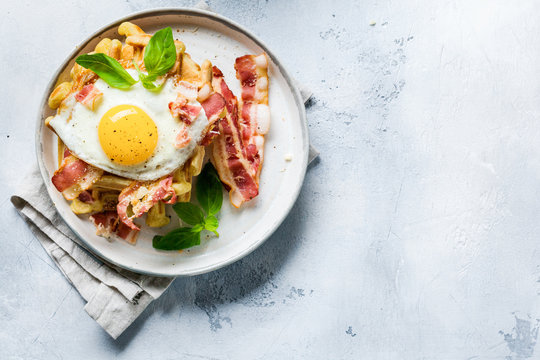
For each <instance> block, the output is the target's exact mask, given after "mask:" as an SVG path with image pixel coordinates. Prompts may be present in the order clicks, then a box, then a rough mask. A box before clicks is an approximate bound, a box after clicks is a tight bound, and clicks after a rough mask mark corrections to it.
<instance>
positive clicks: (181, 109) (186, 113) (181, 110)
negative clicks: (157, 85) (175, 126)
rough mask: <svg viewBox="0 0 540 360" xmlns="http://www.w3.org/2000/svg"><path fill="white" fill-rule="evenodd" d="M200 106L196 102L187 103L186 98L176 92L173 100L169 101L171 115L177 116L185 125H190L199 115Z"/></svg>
mask: <svg viewBox="0 0 540 360" xmlns="http://www.w3.org/2000/svg"><path fill="white" fill-rule="evenodd" d="M201 110H202V107H201V105H199V104H197V103H189V101H188V99H187V98H185V97H184V96H183V95H181V94H178V97H177V98H176V100H175V101H171V102H170V103H169V111H170V112H171V115H172V116H173V117H177V118H179V119H180V120H181V121H183V122H184V123H185V124H186V125H191V123H192V122H193V120H195V119H196V118H197V116H199V113H200V112H201Z"/></svg>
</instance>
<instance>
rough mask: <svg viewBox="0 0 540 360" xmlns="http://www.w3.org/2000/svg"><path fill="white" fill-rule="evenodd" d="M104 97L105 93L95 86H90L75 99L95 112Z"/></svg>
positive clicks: (84, 88) (85, 87) (86, 86)
mask: <svg viewBox="0 0 540 360" xmlns="http://www.w3.org/2000/svg"><path fill="white" fill-rule="evenodd" d="M102 96H103V93H102V92H101V91H99V90H98V89H97V88H96V87H95V86H94V84H88V85H85V86H84V87H83V88H82V89H81V91H79V92H78V93H77V94H76V95H75V99H77V101H78V102H80V103H81V104H83V105H84V106H86V107H87V108H88V109H90V110H94V109H95V107H96V105H97V104H98V102H99V100H101V97H102Z"/></svg>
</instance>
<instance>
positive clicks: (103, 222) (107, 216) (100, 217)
mask: <svg viewBox="0 0 540 360" xmlns="http://www.w3.org/2000/svg"><path fill="white" fill-rule="evenodd" d="M90 220H91V221H92V223H94V225H95V226H96V235H99V236H103V237H106V238H109V237H111V235H112V234H113V233H115V234H116V235H118V236H119V237H120V238H122V239H124V240H126V241H127V242H128V243H130V244H135V242H136V241H137V236H138V235H139V231H138V230H134V229H131V228H129V227H128V226H126V225H125V224H123V223H121V222H119V218H118V213H117V212H116V211H103V212H100V213H96V214H93V215H91V216H90Z"/></svg>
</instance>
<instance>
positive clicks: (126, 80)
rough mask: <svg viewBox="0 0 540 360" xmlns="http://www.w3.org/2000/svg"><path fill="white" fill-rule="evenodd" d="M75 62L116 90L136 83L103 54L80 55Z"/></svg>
mask: <svg viewBox="0 0 540 360" xmlns="http://www.w3.org/2000/svg"><path fill="white" fill-rule="evenodd" d="M75 62H76V63H77V64H79V65H81V66H82V67H84V68H86V69H90V70H92V71H93V72H95V73H96V74H97V75H98V76H99V77H100V78H102V79H103V81H105V82H106V83H107V84H109V85H110V86H112V87H115V88H118V89H128V88H129V87H131V85H133V84H135V83H136V82H137V81H135V79H133V78H132V77H131V75H129V73H128V72H127V71H126V70H125V69H124V68H123V67H122V65H120V63H119V62H118V61H116V59H114V58H112V57H110V56H107V55H105V54H101V53H99V54H85V55H81V56H79V57H77V59H76V60H75Z"/></svg>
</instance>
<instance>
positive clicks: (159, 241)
mask: <svg viewBox="0 0 540 360" xmlns="http://www.w3.org/2000/svg"><path fill="white" fill-rule="evenodd" d="M200 243H201V233H200V231H194V230H193V229H192V228H188V227H183V228H178V229H174V230H172V231H171V232H169V233H167V234H166V235H163V236H160V235H156V236H154V238H153V239H152V246H153V247H154V249H159V250H182V249H187V248H190V247H192V246H195V245H199V244H200Z"/></svg>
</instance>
